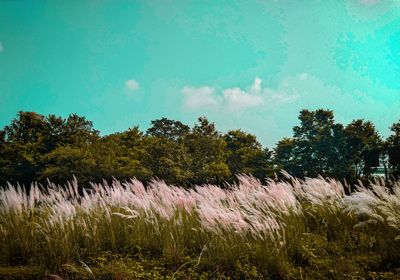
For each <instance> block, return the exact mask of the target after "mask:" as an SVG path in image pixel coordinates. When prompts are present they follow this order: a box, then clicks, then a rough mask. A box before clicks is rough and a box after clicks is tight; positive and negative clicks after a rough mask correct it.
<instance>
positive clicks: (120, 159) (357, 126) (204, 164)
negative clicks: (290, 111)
mask: <svg viewBox="0 0 400 280" xmlns="http://www.w3.org/2000/svg"><path fill="white" fill-rule="evenodd" d="M299 120H300V124H299V125H297V126H295V127H294V128H293V137H291V138H285V139H282V140H281V141H279V142H278V143H277V145H276V147H274V148H273V149H271V150H270V149H268V148H265V147H263V146H262V145H261V144H260V142H258V140H257V138H256V136H254V135H252V134H249V133H246V132H244V131H241V130H232V131H228V132H227V133H221V132H219V131H218V130H217V129H216V127H215V125H214V124H213V123H211V122H210V121H209V120H207V118H205V117H201V118H199V119H198V123H196V124H195V125H194V127H192V128H190V127H189V126H187V125H185V124H183V123H181V122H179V121H174V120H169V119H166V118H162V119H159V120H155V121H152V123H151V126H150V128H149V129H148V130H147V131H146V132H142V131H140V130H139V128H138V127H133V128H130V129H128V130H127V131H124V132H118V133H114V134H111V135H106V136H100V134H99V131H97V130H95V129H94V128H93V125H92V122H90V121H88V120H87V119H86V118H84V117H80V116H77V115H75V114H73V115H70V116H69V117H68V118H66V119H63V118H61V117H57V116H54V115H49V116H43V115H39V114H37V113H33V112H19V113H18V116H17V118H15V119H14V120H12V122H11V124H9V125H7V126H5V127H4V129H3V130H0V185H3V186H4V185H5V184H6V183H7V182H10V183H13V184H17V183H20V184H23V185H25V186H29V185H30V183H31V182H34V181H36V182H41V183H44V184H45V183H46V181H47V179H49V180H50V181H52V182H55V183H58V184H64V183H65V182H66V181H68V180H71V179H72V176H73V175H74V176H75V177H76V178H77V179H78V181H79V183H80V184H81V185H82V186H89V182H97V183H101V182H103V180H106V181H107V182H109V183H110V182H111V181H112V179H113V178H115V179H118V180H122V181H124V180H129V179H130V178H133V177H135V178H138V179H140V180H142V181H144V182H149V181H150V180H151V179H152V178H160V179H162V180H164V181H166V182H167V183H169V184H177V185H181V186H184V187H190V186H193V185H196V184H204V183H207V184H218V185H222V183H223V182H225V181H228V182H231V183H232V182H233V181H234V180H235V175H236V174H248V175H252V176H255V177H256V178H258V179H259V180H261V181H263V182H265V181H264V180H265V178H267V177H270V178H271V177H274V173H279V171H280V170H286V171H287V172H289V173H290V174H292V175H294V176H296V177H299V178H304V177H315V176H317V175H321V176H324V177H332V178H336V179H339V180H343V179H345V180H346V181H347V182H352V183H354V182H357V180H359V179H363V178H367V179H368V178H370V177H371V174H372V172H373V168H375V167H376V166H378V165H379V164H381V165H382V166H383V168H384V170H385V175H386V179H389V178H394V177H396V176H399V175H400V122H399V123H395V124H393V126H392V127H391V129H392V135H390V136H389V137H388V138H387V139H386V140H383V139H382V138H381V137H380V136H379V134H378V132H377V131H376V130H375V127H374V125H373V124H372V123H371V122H369V121H365V120H354V121H353V122H351V123H350V124H348V125H346V126H344V125H342V124H339V123H336V122H335V120H334V115H333V112H332V111H329V110H322V109H320V110H316V111H308V110H302V111H301V112H300V115H299Z"/></svg>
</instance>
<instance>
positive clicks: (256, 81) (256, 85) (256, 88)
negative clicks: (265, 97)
mask: <svg viewBox="0 0 400 280" xmlns="http://www.w3.org/2000/svg"><path fill="white" fill-rule="evenodd" d="M261 83H262V80H261V79H260V78H259V77H256V78H255V79H254V83H253V85H252V86H251V89H250V91H251V92H252V93H259V92H260V91H261Z"/></svg>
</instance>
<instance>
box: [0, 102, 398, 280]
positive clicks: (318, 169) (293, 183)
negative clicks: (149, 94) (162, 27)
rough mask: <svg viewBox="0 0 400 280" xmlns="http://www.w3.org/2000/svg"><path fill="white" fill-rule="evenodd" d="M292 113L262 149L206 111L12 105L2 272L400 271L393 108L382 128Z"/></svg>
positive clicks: (235, 275)
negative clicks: (131, 123) (103, 120)
mask: <svg viewBox="0 0 400 280" xmlns="http://www.w3.org/2000/svg"><path fill="white" fill-rule="evenodd" d="M299 121H300V122H299V124H298V125H297V126H295V127H294V128H293V136H292V137H290V138H285V139H282V140H281V141H279V142H278V143H277V145H276V147H274V148H273V149H268V148H266V147H263V146H262V145H261V144H260V143H259V141H258V140H257V138H256V136H254V135H252V134H249V133H246V132H244V131H242V130H232V131H228V132H226V133H221V132H219V131H218V130H217V129H216V127H215V125H214V123H212V122H210V121H209V120H208V119H207V118H205V117H201V118H199V119H198V122H197V123H196V124H195V125H194V126H193V127H189V126H187V125H185V124H183V123H181V122H179V121H175V120H169V119H166V118H162V119H159V120H154V121H152V122H151V126H150V128H149V129H147V131H145V132H143V131H141V130H140V129H139V128H138V127H132V128H130V129H128V130H127V131H124V132H118V133H114V134H110V135H105V136H100V133H99V131H97V130H95V129H94V128H93V125H92V122H90V121H88V120H87V119H86V118H84V117H81V116H78V115H75V114H73V115H70V116H69V117H67V118H66V119H63V118H61V117H57V116H54V115H49V116H43V115H40V114H37V113H33V112H19V113H18V116H17V118H15V119H14V120H12V122H11V123H10V124H9V125H7V126H5V127H4V128H3V130H0V279H43V277H47V278H49V279H59V278H60V277H62V278H63V279H326V278H332V279H363V278H368V279H398V277H399V276H398V275H399V272H400V262H399V259H400V258H399V257H400V243H399V242H400V210H399V209H400V207H399V206H400V181H398V177H399V175H400V122H399V123H395V124H393V125H392V127H391V131H392V134H391V135H390V136H389V137H388V138H387V139H382V138H381V137H380V136H379V134H378V132H377V131H376V130H375V127H374V125H373V124H372V123H371V122H369V121H365V120H354V121H353V122H351V123H350V124H348V125H343V124H340V123H336V122H335V120H334V115H333V112H332V111H329V110H322V109H319V110H316V111H308V110H302V111H301V112H300V115H299ZM377 166H381V167H383V170H384V173H385V174H384V175H385V176H384V177H381V178H380V179H377V177H374V176H373V172H374V169H375V168H376V167H377ZM282 170H286V171H287V172H288V173H286V172H283V171H282ZM238 174H242V175H238ZM289 174H290V175H289ZM73 176H74V177H73ZM292 176H294V177H292ZM132 178H135V179H132ZM269 178H273V179H269ZM324 178H332V179H324ZM32 182H33V183H32ZM65 182H69V183H67V184H65ZM78 182H79V185H78ZM363 184H364V185H363ZM178 186H179V187H178ZM396 277H397V278H396Z"/></svg>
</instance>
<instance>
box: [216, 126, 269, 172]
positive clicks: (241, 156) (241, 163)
mask: <svg viewBox="0 0 400 280" xmlns="http://www.w3.org/2000/svg"><path fill="white" fill-rule="evenodd" d="M224 140H225V142H226V154H227V159H226V163H227V164H228V167H229V170H230V173H231V174H232V175H237V174H241V173H243V174H252V175H254V176H256V177H257V178H259V179H265V177H267V176H268V175H271V173H272V166H271V162H270V157H271V153H270V152H269V151H268V149H263V148H262V146H261V144H260V143H259V142H258V141H257V138H256V136H255V135H252V134H249V133H246V132H243V131H241V130H240V129H238V130H231V131H228V133H227V134H225V135H224Z"/></svg>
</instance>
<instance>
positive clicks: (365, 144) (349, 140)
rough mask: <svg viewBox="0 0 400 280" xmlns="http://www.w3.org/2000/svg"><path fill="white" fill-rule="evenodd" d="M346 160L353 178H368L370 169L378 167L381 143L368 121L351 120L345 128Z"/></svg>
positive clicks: (373, 127)
mask: <svg viewBox="0 0 400 280" xmlns="http://www.w3.org/2000/svg"><path fill="white" fill-rule="evenodd" d="M345 135H346V144H347V145H346V151H344V154H345V156H346V159H347V160H348V161H350V163H351V166H350V167H349V169H350V170H352V172H353V174H354V176H355V177H356V178H359V177H360V176H361V175H363V176H369V175H370V174H371V171H372V167H375V166H378V165H379V153H380V149H381V146H382V145H381V144H382V141H381V139H380V136H379V134H378V132H377V131H376V129H375V126H374V125H373V124H372V123H371V122H370V121H364V120H362V119H358V120H353V121H352V122H351V123H350V124H348V125H347V126H346V128H345Z"/></svg>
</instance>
